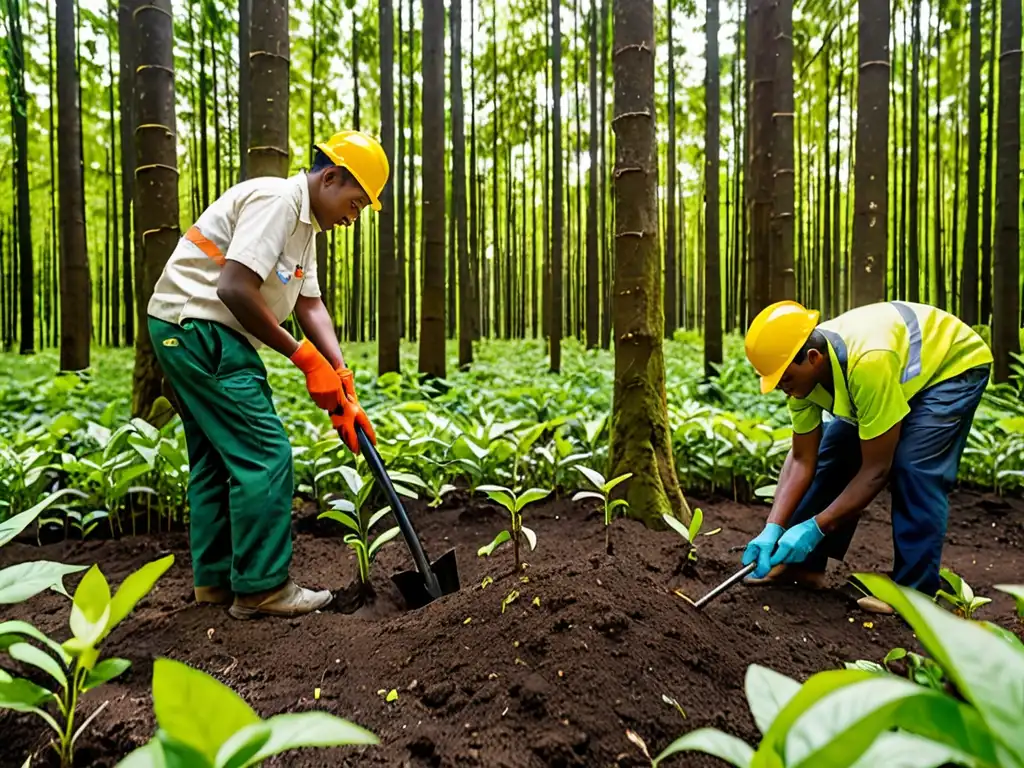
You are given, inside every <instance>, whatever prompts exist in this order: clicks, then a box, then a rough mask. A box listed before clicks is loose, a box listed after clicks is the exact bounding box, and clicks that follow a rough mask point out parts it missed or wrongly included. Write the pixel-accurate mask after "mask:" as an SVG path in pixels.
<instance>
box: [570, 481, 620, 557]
mask: <svg viewBox="0 0 1024 768" xmlns="http://www.w3.org/2000/svg"><path fill="white" fill-rule="evenodd" d="M576 470H577V471H578V472H579V473H580V474H581V475H583V476H584V477H585V478H587V480H589V481H590V483H591V485H593V486H594V488H596V489H597V490H596V491H577V492H576V495H575V496H573V497H572V500H573V501H580V500H582V499H600V501H601V503H602V504H604V548H605V551H606V552H607V553H608V554H609V555H610V554H612V540H611V524H612V520H614V519H615V511H616V510H617V509H626V508H628V507H629V502H628V501H626V500H625V499H612V498H611V493H612V490H613V489H614V488H615V486H617V485H618V484H619V483H622V482H625V481H626V480H629V478H631V477H632V476H633V473H632V472H627V473H626V474H624V475H619V476H618V477H613V478H612V479H611V480H605V479H604V475H602V474H601V473H600V472H597V471H595V470H593V469H590V468H589V467H583V466H577V467H576ZM620 514H621V513H620Z"/></svg>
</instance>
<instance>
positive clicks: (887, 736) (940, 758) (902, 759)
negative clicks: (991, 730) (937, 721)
mask: <svg viewBox="0 0 1024 768" xmlns="http://www.w3.org/2000/svg"><path fill="white" fill-rule="evenodd" d="M972 764H973V761H972V760H971V759H970V758H969V756H967V755H965V754H964V753H963V752H960V751H959V750H956V749H953V748H952V747H947V746H946V745H945V744H937V743H935V742H934V741H929V740H928V739H925V738H922V737H920V736H915V735H914V734H911V733H900V732H897V733H883V734H881V735H880V736H879V737H878V738H877V739H876V740H875V743H874V744H872V745H871V747H870V748H868V751H867V752H865V753H864V754H863V755H861V757H860V759H859V760H858V761H857V762H856V763H854V764H853V766H852V768H879V767H880V766H885V768H942V766H946V765H972Z"/></svg>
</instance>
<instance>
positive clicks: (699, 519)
mask: <svg viewBox="0 0 1024 768" xmlns="http://www.w3.org/2000/svg"><path fill="white" fill-rule="evenodd" d="M702 525H704V513H703V512H702V511H701V509H700V507H697V508H696V509H694V510H693V517H692V518H691V520H690V529H689V534H688V535H687V540H688V541H690V542H693V541H695V540H696V538H697V534H698V533H700V527H701V526H702Z"/></svg>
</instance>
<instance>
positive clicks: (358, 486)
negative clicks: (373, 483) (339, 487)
mask: <svg viewBox="0 0 1024 768" xmlns="http://www.w3.org/2000/svg"><path fill="white" fill-rule="evenodd" d="M338 471H339V472H341V476H342V477H343V478H345V484H346V485H347V486H348V488H349V490H350V491H352V495H353V496H359V492H360V491H361V490H363V485H364V481H363V478H362V477H360V476H359V473H358V472H356V471H355V469H353V468H352V467H350V466H348V465H347V464H343V465H342V466H341V467H339V468H338Z"/></svg>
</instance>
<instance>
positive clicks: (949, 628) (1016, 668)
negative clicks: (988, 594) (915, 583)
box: [857, 574, 1024, 762]
mask: <svg viewBox="0 0 1024 768" xmlns="http://www.w3.org/2000/svg"><path fill="white" fill-rule="evenodd" d="M857 578H858V579H859V580H860V582H861V583H862V584H864V586H865V587H866V588H867V589H868V590H870V591H871V593H872V594H873V595H874V596H875V597H877V598H879V599H880V600H883V601H884V602H886V603H888V604H889V605H891V606H892V607H893V608H894V609H896V611H898V612H899V614H900V615H901V616H902V617H903V619H904V620H905V621H906V622H907V623H908V624H910V626H911V627H912V628H913V630H914V632H916V633H917V636H918V639H919V640H920V641H921V644H922V645H923V646H924V647H925V650H927V652H928V654H929V655H930V656H931V657H932V658H933V659H934V660H935V661H936V662H937V663H938V664H939V666H940V667H941V668H942V669H943V671H944V672H945V673H946V676H947V677H948V678H949V679H950V680H951V681H952V682H953V684H954V685H956V688H957V690H958V691H959V692H960V694H961V695H962V696H963V697H964V699H966V700H967V701H968V702H969V703H971V704H973V705H974V707H975V708H976V709H977V710H978V712H979V713H980V715H981V717H982V719H983V720H984V721H985V724H986V725H987V726H988V728H989V730H990V731H991V732H992V733H993V735H994V736H995V737H996V738H997V739H999V740H1001V741H1002V742H1003V743H1004V744H1005V746H1006V747H1007V748H1008V749H1010V750H1011V751H1012V752H1013V753H1014V754H1015V755H1016V756H1017V759H1018V760H1019V761H1021V762H1024V728H1021V727H1020V713H1021V712H1024V655H1022V654H1021V651H1020V650H1019V649H1018V648H1015V647H1014V646H1012V645H1010V644H1009V643H1006V642H1005V641H1003V640H1002V639H1001V638H999V637H997V636H996V635H994V634H992V633H991V632H988V631H986V630H985V629H983V628H982V627H981V626H979V625H977V624H975V623H974V622H970V621H967V620H965V619H960V618H957V617H956V616H954V615H952V614H950V613H948V612H946V611H944V610H942V609H941V608H939V607H938V606H937V605H935V604H934V603H933V602H932V601H931V600H929V599H928V598H927V597H925V596H924V595H922V594H920V593H918V592H916V591H915V590H911V589H907V588H905V587H899V586H897V585H896V584H894V583H893V582H892V581H890V580H889V579H887V578H884V577H882V576H878V575H876V574H857Z"/></svg>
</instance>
